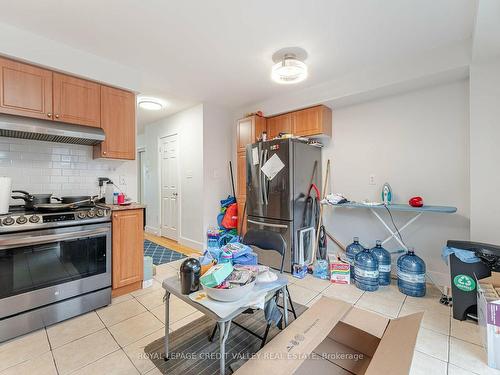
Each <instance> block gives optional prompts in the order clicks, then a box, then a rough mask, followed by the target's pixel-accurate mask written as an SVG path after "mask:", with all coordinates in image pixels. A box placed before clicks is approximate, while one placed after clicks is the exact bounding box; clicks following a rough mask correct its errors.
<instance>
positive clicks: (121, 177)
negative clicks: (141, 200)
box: [118, 176, 127, 185]
mask: <svg viewBox="0 0 500 375" xmlns="http://www.w3.org/2000/svg"><path fill="white" fill-rule="evenodd" d="M118 181H119V184H120V185H127V181H126V180H125V176H120V177H119V180H118Z"/></svg>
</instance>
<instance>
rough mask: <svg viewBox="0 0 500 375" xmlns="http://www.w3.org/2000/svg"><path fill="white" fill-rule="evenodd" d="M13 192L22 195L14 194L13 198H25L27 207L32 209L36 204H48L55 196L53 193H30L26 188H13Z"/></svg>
mask: <svg viewBox="0 0 500 375" xmlns="http://www.w3.org/2000/svg"><path fill="white" fill-rule="evenodd" d="M12 193H19V194H22V195H13V196H12V199H22V200H24V205H25V206H26V208H28V209H31V208H33V207H34V206H35V205H36V204H48V203H50V200H51V199H52V198H53V197H52V194H30V193H28V192H27V191H24V190H12Z"/></svg>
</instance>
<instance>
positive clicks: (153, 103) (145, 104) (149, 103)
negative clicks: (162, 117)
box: [137, 97, 165, 111]
mask: <svg viewBox="0 0 500 375" xmlns="http://www.w3.org/2000/svg"><path fill="white" fill-rule="evenodd" d="M137 103H138V104H139V107H140V108H142V109H147V110H148V111H159V110H160V109H162V108H163V107H165V103H164V102H163V101H161V100H160V99H156V98H145V97H141V98H139V99H138V101H137Z"/></svg>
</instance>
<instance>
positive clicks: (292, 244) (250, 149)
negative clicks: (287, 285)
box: [246, 139, 321, 272]
mask: <svg viewBox="0 0 500 375" xmlns="http://www.w3.org/2000/svg"><path fill="white" fill-rule="evenodd" d="M277 158H279V161H278V160H277ZM269 161H271V164H273V168H271V170H272V171H271V172H272V173H275V172H276V171H277V170H278V169H279V171H277V173H276V175H275V176H272V173H269V171H267V172H268V175H269V176H270V177H271V178H269V177H268V176H267V175H266V173H264V172H263V171H262V167H263V166H265V165H266V163H268V162H269ZM281 163H282V164H281ZM280 167H281V168H280ZM265 170H266V168H265ZM246 174H247V175H246V177H247V179H246V181H247V186H246V194H247V197H246V202H247V211H246V212H247V228H248V229H265V230H271V231H276V232H278V233H280V234H282V235H283V237H284V239H285V241H286V244H287V252H286V255H285V263H284V265H285V266H284V270H285V271H286V272H291V270H292V264H293V263H295V262H296V261H297V257H298V236H299V231H300V230H301V229H303V228H304V217H305V215H307V213H306V212H305V211H306V206H307V205H306V198H307V196H308V192H309V188H310V186H311V183H315V184H316V185H317V186H318V188H321V149H320V148H318V147H316V146H312V145H308V144H307V143H304V142H302V141H300V140H297V139H276V140H272V141H268V142H259V143H254V144H251V145H247V149H246ZM257 252H258V255H259V263H261V264H265V265H268V266H271V267H273V268H276V269H279V268H280V265H281V258H280V256H279V255H278V254H277V253H276V252H274V251H257Z"/></svg>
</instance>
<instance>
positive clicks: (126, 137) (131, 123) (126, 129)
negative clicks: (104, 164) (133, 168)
mask: <svg viewBox="0 0 500 375" xmlns="http://www.w3.org/2000/svg"><path fill="white" fill-rule="evenodd" d="M101 128H102V130H104V133H105V135H106V139H105V140H104V142H102V143H101V144H99V145H97V146H94V158H111V159H127V160H134V159H135V154H136V150H135V132H136V130H135V95H134V94H133V93H131V92H128V91H124V90H119V89H115V88H112V87H108V86H101Z"/></svg>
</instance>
